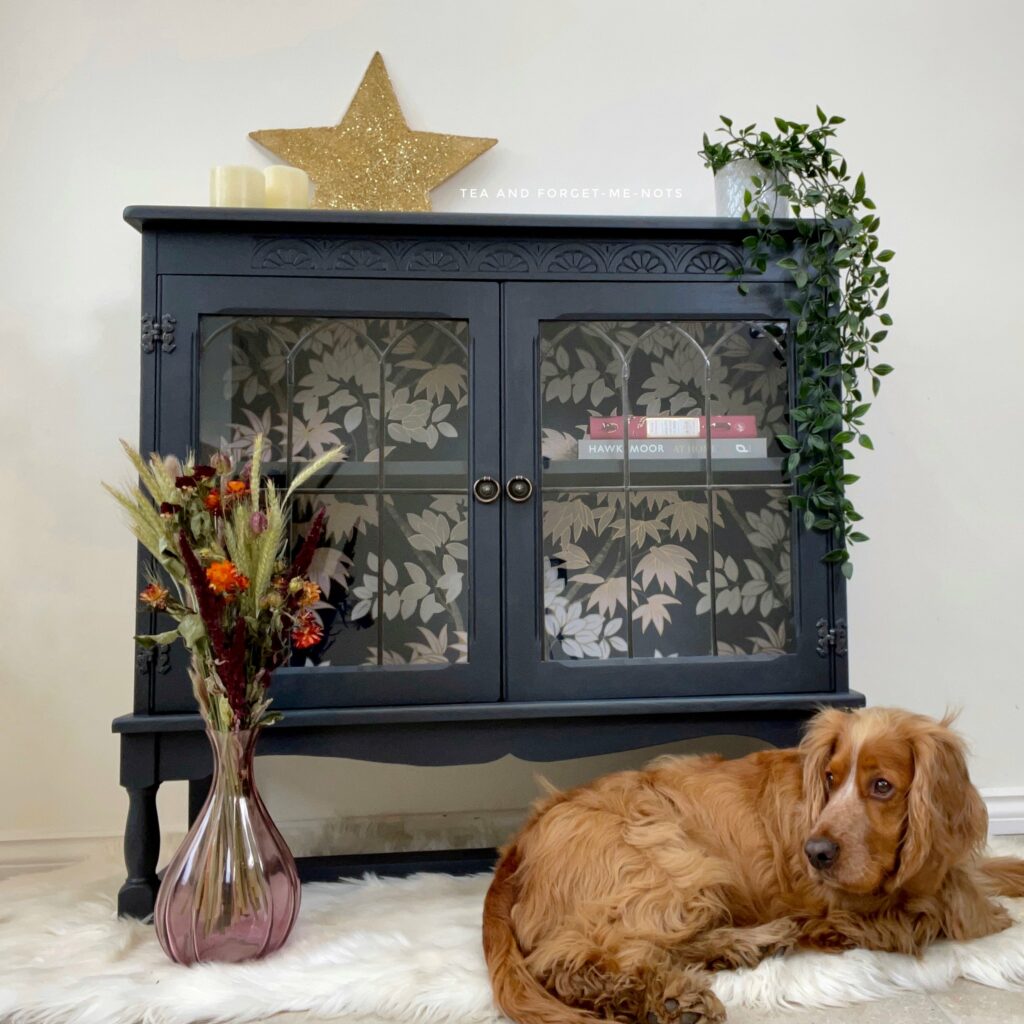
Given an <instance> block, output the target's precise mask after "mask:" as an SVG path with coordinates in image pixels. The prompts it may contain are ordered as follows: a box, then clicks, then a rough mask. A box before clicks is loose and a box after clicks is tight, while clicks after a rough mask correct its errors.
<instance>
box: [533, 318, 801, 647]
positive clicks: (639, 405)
mask: <svg viewBox="0 0 1024 1024" xmlns="http://www.w3.org/2000/svg"><path fill="white" fill-rule="evenodd" d="M540 396H541V410H542V412H541V420H542V427H541V449H542V455H543V463H544V467H545V469H544V479H543V489H542V490H543V502H544V505H543V534H544V536H543V551H542V557H543V569H544V581H545V582H544V633H545V644H546V646H545V656H546V657H547V658H549V659H579V658H599V659H605V658H622V657H634V658H643V657H669V656H694V655H710V654H718V655H737V654H746V655H749V654H777V653H785V652H786V651H788V650H791V649H792V640H793V629H792V582H791V571H790V528H791V527H790V516H789V510H788V509H789V506H788V501H787V495H788V493H789V490H788V485H787V481H786V479H785V477H784V475H783V472H782V456H783V454H784V452H783V450H782V449H781V448H780V447H779V445H778V443H777V441H776V437H777V435H778V434H781V433H785V432H786V431H787V428H788V424H787V419H786V415H787V409H788V375H787V367H786V361H785V352H784V349H783V348H782V347H781V346H780V345H779V344H778V343H777V342H776V341H775V339H774V338H772V336H771V335H770V334H769V333H768V332H767V331H765V330H764V327H763V325H761V324H756V323H751V322H747V321H707V322H683V321H672V322H665V321H632V322H622V321H615V322H598V321H549V322H546V323H544V324H542V325H541V333H540ZM621 415H626V416H631V415H641V416H657V415H661V416H677V415H681V416H685V415H695V416H709V415H710V416H711V417H714V416H715V415H720V416H721V415H748V416H749V415H753V416H754V417H755V419H756V421H757V425H758V436H761V437H765V438H767V442H768V455H769V457H768V458H767V459H763V460H758V461H757V463H756V465H755V464H753V463H744V462H730V461H727V460H715V461H713V462H712V464H711V465H710V466H708V465H707V464H706V463H704V462H703V461H695V462H694V464H693V465H691V466H689V467H688V468H686V469H682V468H680V466H679V465H673V466H671V467H669V466H668V465H667V464H665V463H662V464H661V466H659V465H658V463H657V462H656V461H647V460H643V461H640V460H637V459H633V460H630V466H629V469H628V470H627V467H626V465H625V462H624V461H623V460H616V461H601V462H588V461H586V460H579V461H577V460H578V448H579V441H580V439H582V438H585V437H586V436H587V434H588V429H589V420H590V418H591V417H611V416H621ZM609 467H610V468H609ZM588 469H591V470H592V471H591V473H590V475H589V476H588ZM563 470H564V471H566V472H563ZM627 473H628V476H627ZM613 478H615V479H614V482H612V479H613ZM613 488H615V489H613Z"/></svg>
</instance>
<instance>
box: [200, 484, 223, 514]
mask: <svg viewBox="0 0 1024 1024" xmlns="http://www.w3.org/2000/svg"><path fill="white" fill-rule="evenodd" d="M203 504H204V505H205V506H206V507H207V508H208V509H209V510H210V511H211V512H219V511H220V491H218V490H217V489H216V488H214V489H213V490H212V491H210V493H209V494H208V495H206V497H205V498H203Z"/></svg>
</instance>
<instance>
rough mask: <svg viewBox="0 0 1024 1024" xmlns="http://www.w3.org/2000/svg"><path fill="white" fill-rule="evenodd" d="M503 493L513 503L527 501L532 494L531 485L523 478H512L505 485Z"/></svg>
mask: <svg viewBox="0 0 1024 1024" xmlns="http://www.w3.org/2000/svg"><path fill="white" fill-rule="evenodd" d="M505 493H506V494H507V495H508V496H509V497H510V498H511V499H512V500H513V501H529V500H530V495H531V494H533V484H532V483H531V482H530V481H529V479H528V478H527V477H525V476H514V477H512V479H511V480H509V482H508V483H507V484H505Z"/></svg>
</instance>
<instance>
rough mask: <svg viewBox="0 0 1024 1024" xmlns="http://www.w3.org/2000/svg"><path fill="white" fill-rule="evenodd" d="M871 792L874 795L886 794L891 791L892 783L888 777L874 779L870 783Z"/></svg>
mask: <svg viewBox="0 0 1024 1024" xmlns="http://www.w3.org/2000/svg"><path fill="white" fill-rule="evenodd" d="M871 792H872V793H874V794H875V796H888V795H889V794H890V793H891V792H892V783H891V782H890V781H889V780H888V779H875V781H874V782H872V783H871Z"/></svg>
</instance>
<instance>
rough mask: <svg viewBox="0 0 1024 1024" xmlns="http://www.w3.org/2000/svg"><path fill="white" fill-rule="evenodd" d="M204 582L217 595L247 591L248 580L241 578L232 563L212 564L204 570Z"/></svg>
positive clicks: (245, 577) (244, 577)
mask: <svg viewBox="0 0 1024 1024" xmlns="http://www.w3.org/2000/svg"><path fill="white" fill-rule="evenodd" d="M206 581H207V582H208V583H209V584H210V589H211V590H212V591H214V592H215V593H217V594H228V593H231V592H232V591H242V590H248V589H249V579H248V577H247V576H243V575H242V574H241V573H240V572H239V571H238V569H237V568H235V563H234V562H214V563H213V564H212V565H209V566H207V568H206Z"/></svg>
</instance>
